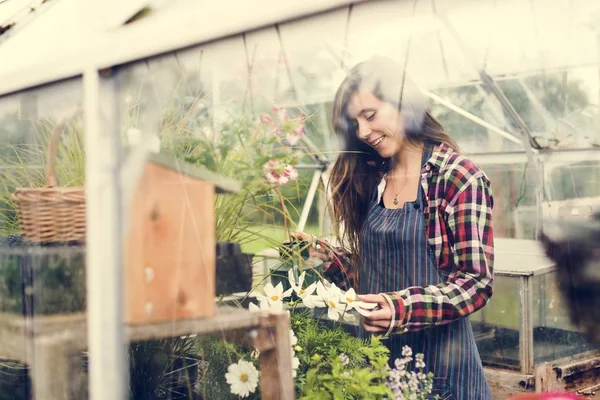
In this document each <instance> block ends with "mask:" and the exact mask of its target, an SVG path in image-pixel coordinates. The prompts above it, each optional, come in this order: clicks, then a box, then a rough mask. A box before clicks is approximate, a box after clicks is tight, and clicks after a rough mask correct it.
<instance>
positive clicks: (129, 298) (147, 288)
mask: <svg viewBox="0 0 600 400" xmlns="http://www.w3.org/2000/svg"><path fill="white" fill-rule="evenodd" d="M239 190H240V184H239V183H238V182H236V181H235V180H232V179H229V178H226V177H223V176H220V175H218V174H215V173H214V172H211V171H208V170H206V169H204V168H199V167H196V166H192V165H190V164H186V163H184V162H180V161H177V160H176V159H175V158H174V157H172V156H167V155H164V154H153V155H151V156H149V159H148V162H147V163H146V164H145V166H144V170H143V173H142V174H141V178H140V180H139V183H138V187H137V188H136V190H135V192H134V194H133V196H132V199H131V201H132V204H131V208H130V210H131V211H130V220H129V225H128V229H127V232H126V233H125V238H124V240H125V241H126V242H125V249H124V250H125V300H126V309H125V320H126V323H128V324H132V325H140V324H147V323H155V322H165V321H173V320H180V319H187V318H199V317H210V316H213V315H214V313H215V304H214V297H215V263H216V261H215V257H216V255H215V248H216V240H215V207H214V204H215V194H216V193H235V192H239Z"/></svg>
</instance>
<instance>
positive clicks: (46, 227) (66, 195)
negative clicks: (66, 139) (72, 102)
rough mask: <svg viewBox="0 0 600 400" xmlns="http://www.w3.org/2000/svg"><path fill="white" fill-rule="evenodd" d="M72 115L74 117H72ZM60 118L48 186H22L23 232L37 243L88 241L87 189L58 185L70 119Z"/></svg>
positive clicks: (51, 149)
mask: <svg viewBox="0 0 600 400" xmlns="http://www.w3.org/2000/svg"><path fill="white" fill-rule="evenodd" d="M71 117H72V116H71ZM71 117H68V118H64V119H62V120H61V121H59V122H58V123H57V124H56V126H55V127H54V129H53V130H52V133H51V134H50V141H49V146H48V156H47V157H48V159H47V162H46V186H44V187H43V188H18V189H16V190H15V192H14V193H13V195H12V198H13V200H14V201H15V203H16V208H17V215H18V217H19V224H20V228H21V229H20V230H21V235H22V236H23V238H24V239H25V240H26V241H29V242H37V243H51V242H84V241H85V191H84V188H83V187H57V186H56V168H55V164H56V156H57V150H58V142H59V139H60V136H61V133H62V130H63V128H64V127H65V125H66V123H67V121H68V120H70V119H71Z"/></svg>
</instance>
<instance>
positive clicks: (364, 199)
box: [329, 57, 459, 272]
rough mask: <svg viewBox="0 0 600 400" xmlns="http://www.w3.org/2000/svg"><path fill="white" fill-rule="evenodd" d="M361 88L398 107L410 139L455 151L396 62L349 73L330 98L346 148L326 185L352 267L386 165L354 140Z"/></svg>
mask: <svg viewBox="0 0 600 400" xmlns="http://www.w3.org/2000/svg"><path fill="white" fill-rule="evenodd" d="M361 89H363V90H364V89H367V90H370V91H371V92H372V93H373V94H374V95H375V96H376V97H377V98H379V99H380V100H382V101H386V102H388V103H390V104H392V105H394V106H395V107H396V108H397V109H398V110H399V111H400V115H401V117H402V120H403V123H404V134H405V140H406V141H407V142H408V143H411V144H420V143H422V144H424V145H426V146H427V145H438V144H441V143H444V144H446V145H447V146H448V147H450V148H451V149H453V150H455V151H457V152H458V151H459V148H458V145H457V143H456V141H455V140H454V139H453V138H452V137H450V136H449V135H448V134H447V133H446V132H445V131H444V129H443V128H442V126H441V125H440V123H439V122H438V121H437V120H436V119H435V118H434V117H433V116H432V115H431V113H430V112H429V110H428V109H427V106H426V103H427V102H426V98H425V95H424V94H423V92H422V91H421V90H419V88H418V87H417V85H416V84H415V83H414V82H412V81H411V80H410V79H408V77H407V76H406V74H405V73H404V72H403V70H402V68H401V67H400V66H399V65H397V64H396V63H395V62H394V61H392V60H391V59H388V58H380V57H378V58H372V59H370V60H368V61H364V62H362V63H360V64H358V65H356V66H355V67H354V68H353V69H352V70H351V71H350V73H349V74H348V76H347V77H346V78H345V79H344V81H343V82H342V83H341V85H340V87H339V88H338V90H337V93H336V95H335V99H334V102H333V110H332V121H333V128H334V131H335V133H336V135H337V136H338V137H339V138H340V139H341V140H342V142H343V145H344V149H343V151H342V152H341V153H340V154H339V156H338V158H337V160H336V162H335V164H334V165H333V169H332V173H331V177H330V179H329V187H330V188H331V193H332V200H333V202H332V203H333V217H334V227H335V233H336V235H337V237H338V238H339V239H341V242H342V243H344V244H345V246H346V247H349V248H348V250H350V253H351V258H352V265H353V267H354V268H357V267H358V262H359V257H358V242H359V236H360V231H361V229H362V227H363V224H364V222H365V219H366V217H367V212H368V205H369V202H370V199H371V196H372V195H373V191H374V190H375V187H376V186H377V184H378V183H379V181H380V180H381V177H382V174H383V173H385V172H386V170H387V168H389V162H388V159H384V158H382V157H381V156H380V155H379V154H378V153H377V152H376V151H375V150H373V149H372V148H371V147H370V146H368V145H367V144H365V143H364V142H362V141H361V140H360V139H358V136H357V132H356V127H355V124H354V121H353V120H352V119H351V118H350V117H349V115H348V104H349V102H350V99H351V97H352V96H353V95H354V94H355V93H357V92H358V91H359V90H361ZM342 227H343V232H342ZM354 272H357V271H354Z"/></svg>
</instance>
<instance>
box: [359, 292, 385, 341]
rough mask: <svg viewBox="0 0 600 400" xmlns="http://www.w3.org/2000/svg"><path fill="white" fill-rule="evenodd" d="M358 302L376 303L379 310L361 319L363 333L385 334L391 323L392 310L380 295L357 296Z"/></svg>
mask: <svg viewBox="0 0 600 400" xmlns="http://www.w3.org/2000/svg"><path fill="white" fill-rule="evenodd" d="M358 298H359V300H360V301H364V302H365V303H377V304H378V305H379V308H376V309H375V310H373V311H370V312H369V313H368V314H367V315H366V316H363V317H362V324H363V327H364V328H365V331H367V332H370V333H384V334H385V333H387V331H388V329H389V328H390V324H391V322H392V312H393V311H392V309H391V308H390V305H389V303H388V302H387V300H386V299H385V297H383V295H382V294H364V295H360V296H358Z"/></svg>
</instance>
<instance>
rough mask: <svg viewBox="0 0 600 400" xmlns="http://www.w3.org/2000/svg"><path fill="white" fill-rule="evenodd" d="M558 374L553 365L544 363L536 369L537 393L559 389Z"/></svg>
mask: <svg viewBox="0 0 600 400" xmlns="http://www.w3.org/2000/svg"><path fill="white" fill-rule="evenodd" d="M557 386H558V385H557V378H556V373H555V372H554V370H553V369H552V364H550V363H543V364H541V365H538V366H537V367H536V368H535V391H536V392H537V393H541V392H543V393H545V392H551V391H553V390H555V389H557Z"/></svg>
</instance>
